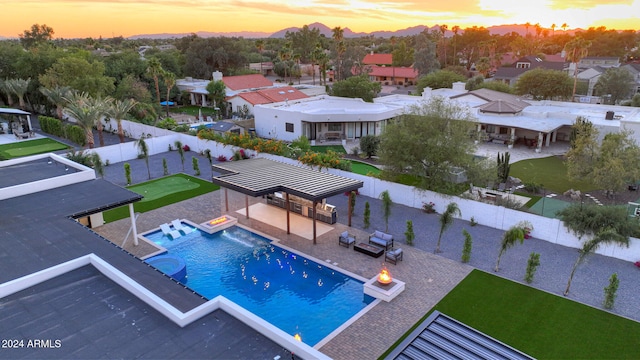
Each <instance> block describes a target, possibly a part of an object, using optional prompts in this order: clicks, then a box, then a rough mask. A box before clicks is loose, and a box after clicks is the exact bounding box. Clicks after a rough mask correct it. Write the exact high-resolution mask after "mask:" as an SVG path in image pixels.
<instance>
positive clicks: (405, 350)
mask: <svg viewBox="0 0 640 360" xmlns="http://www.w3.org/2000/svg"><path fill="white" fill-rule="evenodd" d="M385 359H389V360H390V359H415V360H421V359H425V360H427V359H512V360H517V359H522V360H530V359H533V358H532V357H531V356H529V355H527V354H525V353H523V352H521V351H519V350H517V349H514V348H512V347H511V346H509V345H506V344H504V343H502V342H500V341H498V340H496V339H494V338H492V337H490V336H488V335H486V334H484V333H482V332H480V331H478V330H476V329H474V328H472V327H470V326H467V325H465V324H463V323H461V322H459V321H457V320H455V319H453V318H451V317H449V316H447V315H445V314H443V313H441V312H439V311H434V312H433V313H432V314H431V315H429V317H428V318H427V319H426V320H424V321H423V322H422V323H421V324H420V325H419V326H418V327H417V328H416V329H415V330H414V331H413V332H412V333H411V334H410V335H409V336H407V338H406V339H405V340H404V341H402V343H400V345H398V346H397V347H396V348H395V349H394V350H393V351H392V352H391V353H390V354H389V355H388V356H387V357H386V358H385Z"/></svg>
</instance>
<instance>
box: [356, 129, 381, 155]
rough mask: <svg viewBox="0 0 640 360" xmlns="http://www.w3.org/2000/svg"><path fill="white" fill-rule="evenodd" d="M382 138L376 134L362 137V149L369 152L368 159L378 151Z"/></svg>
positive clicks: (366, 152)
mask: <svg viewBox="0 0 640 360" xmlns="http://www.w3.org/2000/svg"><path fill="white" fill-rule="evenodd" d="M379 146H380V138H379V137H377V136H375V135H365V136H363V137H361V138H360V150H361V151H362V152H364V153H365V154H367V159H371V157H372V156H373V155H375V154H376V153H377V152H378V147H379Z"/></svg>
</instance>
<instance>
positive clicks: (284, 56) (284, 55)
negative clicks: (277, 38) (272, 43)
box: [278, 42, 291, 81]
mask: <svg viewBox="0 0 640 360" xmlns="http://www.w3.org/2000/svg"><path fill="white" fill-rule="evenodd" d="M290 57H291V44H290V43H289V42H287V43H285V44H284V46H283V47H282V49H280V51H278V58H279V59H280V61H281V62H282V63H283V65H284V81H287V68H288V67H289V63H288V61H289V58H290Z"/></svg>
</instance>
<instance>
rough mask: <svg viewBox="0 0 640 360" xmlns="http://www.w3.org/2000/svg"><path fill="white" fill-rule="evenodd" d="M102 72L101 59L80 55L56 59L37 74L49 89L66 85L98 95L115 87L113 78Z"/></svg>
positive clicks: (111, 90)
mask: <svg viewBox="0 0 640 360" xmlns="http://www.w3.org/2000/svg"><path fill="white" fill-rule="evenodd" d="M104 72H105V67H104V63H103V62H101V61H92V62H89V61H88V60H86V59H85V58H83V57H80V56H67V57H63V58H61V59H59V60H58V61H56V62H55V63H54V64H53V65H52V66H51V67H50V68H48V69H47V70H46V71H45V73H44V74H42V75H40V76H38V80H39V81H40V83H41V84H42V85H43V86H44V87H46V88H49V89H52V88H55V87H56V86H68V87H70V88H72V89H73V90H75V91H79V92H85V93H87V94H89V95H90V96H92V97H98V96H101V95H106V94H111V93H112V92H113V90H114V89H115V86H114V79H113V78H112V77H108V76H105V74H104ZM80 74H81V75H82V76H79V75H80Z"/></svg>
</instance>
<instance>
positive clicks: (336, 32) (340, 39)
mask: <svg viewBox="0 0 640 360" xmlns="http://www.w3.org/2000/svg"><path fill="white" fill-rule="evenodd" d="M331 31H332V32H333V40H334V41H335V43H336V55H337V56H338V58H337V60H336V68H337V69H336V73H335V74H334V75H337V76H334V77H335V80H336V81H339V80H340V77H339V75H340V71H341V65H342V54H344V52H345V51H346V47H345V45H344V29H342V28H341V27H340V26H336V27H334V28H333V29H331Z"/></svg>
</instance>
